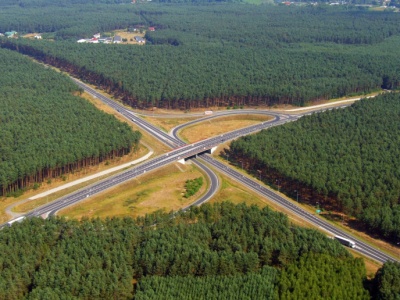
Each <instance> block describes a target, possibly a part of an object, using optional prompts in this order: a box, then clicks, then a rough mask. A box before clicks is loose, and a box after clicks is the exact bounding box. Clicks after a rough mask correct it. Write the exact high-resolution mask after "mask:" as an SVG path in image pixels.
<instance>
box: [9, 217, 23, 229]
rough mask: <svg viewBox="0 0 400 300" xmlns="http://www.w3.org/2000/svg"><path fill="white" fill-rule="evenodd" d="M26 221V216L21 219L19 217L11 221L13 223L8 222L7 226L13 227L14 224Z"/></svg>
mask: <svg viewBox="0 0 400 300" xmlns="http://www.w3.org/2000/svg"><path fill="white" fill-rule="evenodd" d="M24 219H25V216H21V217H18V218H16V219H13V220H11V221H8V222H7V226H8V227H11V226H12V225H13V224H14V223H16V222H17V223H21V222H22V221H23V220H24Z"/></svg>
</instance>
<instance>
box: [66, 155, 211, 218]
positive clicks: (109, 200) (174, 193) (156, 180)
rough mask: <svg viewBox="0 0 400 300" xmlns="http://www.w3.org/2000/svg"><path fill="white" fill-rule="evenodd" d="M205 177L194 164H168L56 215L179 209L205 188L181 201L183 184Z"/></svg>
mask: <svg viewBox="0 0 400 300" xmlns="http://www.w3.org/2000/svg"><path fill="white" fill-rule="evenodd" d="M198 177H204V176H203V174H202V173H201V172H200V171H199V170H198V169H197V168H196V167H195V166H193V165H190V164H189V165H180V164H178V163H175V164H172V165H168V166H166V167H165V168H162V169H159V170H156V171H153V172H150V173H146V174H145V175H144V176H140V177H138V178H135V179H133V180H130V181H129V182H126V183H124V184H121V185H119V186H117V187H114V188H112V189H110V190H108V191H105V192H104V193H101V194H98V195H95V196H92V197H90V198H89V199H88V200H85V201H82V202H80V203H78V204H76V205H74V206H72V207H68V208H66V209H64V210H62V211H60V212H59V215H63V216H66V217H68V218H78V219H80V218H82V217H84V216H85V217H100V218H105V217H114V216H118V217H123V216H131V217H137V216H142V215H145V214H147V213H151V212H154V211H156V210H165V211H171V210H179V209H180V208H183V207H186V206H188V205H190V204H191V203H192V202H194V201H195V200H196V199H197V198H198V197H199V196H200V195H201V194H203V193H204V192H205V191H206V189H207V185H206V184H203V186H202V187H201V188H200V190H199V191H198V192H197V193H196V194H195V195H193V196H191V197H189V198H184V197H183V195H184V193H185V182H186V180H188V179H194V178H198Z"/></svg>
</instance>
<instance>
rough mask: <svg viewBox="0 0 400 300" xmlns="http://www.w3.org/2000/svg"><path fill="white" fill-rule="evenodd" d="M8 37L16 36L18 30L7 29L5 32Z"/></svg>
mask: <svg viewBox="0 0 400 300" xmlns="http://www.w3.org/2000/svg"><path fill="white" fill-rule="evenodd" d="M4 34H5V35H6V36H7V37H9V38H12V37H14V36H15V35H17V32H16V31H14V30H13V31H7V32H6V33H4Z"/></svg>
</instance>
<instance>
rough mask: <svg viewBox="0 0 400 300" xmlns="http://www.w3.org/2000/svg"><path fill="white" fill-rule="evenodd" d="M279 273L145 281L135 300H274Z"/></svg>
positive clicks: (139, 285)
mask: <svg viewBox="0 0 400 300" xmlns="http://www.w3.org/2000/svg"><path fill="white" fill-rule="evenodd" d="M277 274H278V271H277V270H276V269H274V268H271V267H264V269H263V270H262V272H261V273H260V274H255V273H251V274H247V275H237V276H203V277H193V276H188V277H179V276H174V277H160V276H149V277H144V278H143V279H142V280H141V281H140V283H139V284H138V287H137V290H136V291H135V300H147V299H155V298H157V299H159V300H162V299H165V300H166V299H192V300H195V299H196V300H209V299H241V300H246V299H248V300H257V299H260V300H261V299H262V300H266V299H273V296H274V288H275V284H276V277H277Z"/></svg>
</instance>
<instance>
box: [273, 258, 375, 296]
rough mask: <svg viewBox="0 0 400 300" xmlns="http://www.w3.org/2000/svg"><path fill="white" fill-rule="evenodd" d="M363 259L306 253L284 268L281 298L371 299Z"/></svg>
mask: <svg viewBox="0 0 400 300" xmlns="http://www.w3.org/2000/svg"><path fill="white" fill-rule="evenodd" d="M365 278H366V276H365V266H364V264H363V261H362V260H361V259H353V258H344V259H341V260H340V262H339V260H338V259H334V258H332V257H331V256H329V255H324V254H322V255H321V254H318V255H315V254H307V255H305V256H303V257H301V258H300V260H299V261H298V262H296V263H294V264H292V265H290V266H289V267H288V268H286V269H285V270H283V271H282V272H281V275H280V278H279V288H278V290H279V299H321V300H323V299H365V300H367V299H370V295H369V293H368V291H367V290H365V289H364V287H363V281H364V280H365Z"/></svg>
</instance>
